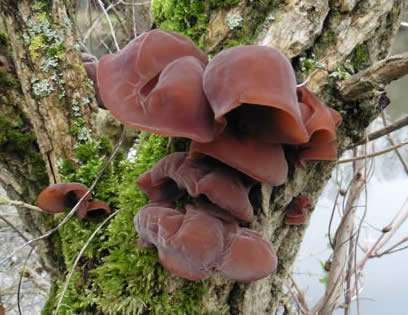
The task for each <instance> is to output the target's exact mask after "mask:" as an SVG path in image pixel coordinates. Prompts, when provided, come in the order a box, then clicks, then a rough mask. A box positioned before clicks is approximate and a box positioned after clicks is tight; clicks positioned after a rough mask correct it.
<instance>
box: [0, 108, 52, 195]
mask: <svg viewBox="0 0 408 315" xmlns="http://www.w3.org/2000/svg"><path fill="white" fill-rule="evenodd" d="M36 146H37V144H36V138H35V135H34V133H33V132H31V131H29V130H26V126H25V124H24V121H23V119H22V117H20V116H18V115H17V114H13V115H9V116H8V117H0V155H1V154H7V155H10V154H11V155H12V156H15V157H16V158H18V159H20V160H22V161H25V163H26V164H27V167H28V169H29V172H30V175H31V176H34V178H35V180H36V181H37V182H38V183H39V184H40V185H46V184H47V183H48V176H47V170H46V168H45V164H44V162H43V160H42V158H41V154H40V153H39V152H38V150H37V149H36ZM27 185H29V184H28V183H27ZM27 195H28V194H27Z"/></svg>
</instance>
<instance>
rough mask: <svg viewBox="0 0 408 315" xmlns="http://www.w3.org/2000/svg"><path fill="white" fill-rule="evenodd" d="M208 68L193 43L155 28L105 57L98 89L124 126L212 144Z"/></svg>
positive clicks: (214, 126)
mask: <svg viewBox="0 0 408 315" xmlns="http://www.w3.org/2000/svg"><path fill="white" fill-rule="evenodd" d="M206 64H207V56H206V55H205V54H204V53H203V52H202V51H201V50H200V49H199V48H197V47H196V46H195V45H194V43H193V42H192V41H191V40H190V39H188V38H186V37H184V36H183V35H180V34H177V33H174V32H167V31H162V30H153V31H150V32H146V33H143V34H142V35H140V36H138V37H137V38H135V39H134V40H132V41H131V42H130V43H129V44H128V45H127V46H126V47H125V48H123V49H122V50H121V51H120V52H118V53H116V54H112V55H105V56H103V57H102V58H101V59H100V62H99V66H98V72H97V78H98V85H99V88H100V91H101V96H102V99H103V102H104V104H105V105H106V107H107V108H108V109H109V111H110V112H111V113H112V114H113V116H115V117H116V118H117V119H118V120H119V121H120V122H121V123H123V124H124V125H127V126H130V127H134V128H138V129H142V130H146V131H150V132H153V133H157V134H159V135H163V136H179V137H186V138H191V139H194V140H196V141H200V142H208V141H211V140H212V139H214V137H215V136H216V134H217V133H219V132H220V128H219V127H217V123H216V122H215V121H214V119H213V112H212V110H211V108H210V106H209V104H208V102H207V99H206V97H205V95H204V93H203V90H202V75H203V71H204V68H205V65H206Z"/></svg>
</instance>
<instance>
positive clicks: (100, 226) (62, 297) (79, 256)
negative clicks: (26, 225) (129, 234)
mask: <svg viewBox="0 0 408 315" xmlns="http://www.w3.org/2000/svg"><path fill="white" fill-rule="evenodd" d="M116 214H118V212H114V213H112V214H111V215H110V216H109V217H107V218H106V219H105V220H104V221H103V222H102V223H101V224H100V225H99V226H98V227H97V228H96V229H95V231H94V232H93V233H92V235H91V236H90V237H89V238H88V240H87V241H86V243H85V244H84V246H83V247H82V248H81V251H80V252H79V254H78V256H77V257H76V259H75V261H74V264H73V265H72V268H71V271H70V273H69V275H68V277H67V279H66V280H65V284H64V288H63V289H62V292H61V294H60V297H59V299H58V303H57V307H56V310H55V314H58V312H59V309H60V307H61V303H62V300H63V299H64V295H65V292H66V291H67V289H68V285H69V282H70V281H71V278H72V275H73V274H74V271H75V267H76V266H77V265H78V262H79V260H80V259H81V257H82V255H83V254H84V252H85V250H86V249H87V247H88V245H89V244H90V243H91V241H92V240H93V238H94V237H95V235H96V234H97V233H98V232H99V231H100V230H101V229H102V227H103V226H104V225H105V224H106V223H107V222H108V221H109V220H110V219H112V218H113V217H114V216H115V215H116Z"/></svg>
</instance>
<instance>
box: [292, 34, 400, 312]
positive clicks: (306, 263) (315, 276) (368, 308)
mask: <svg viewBox="0 0 408 315" xmlns="http://www.w3.org/2000/svg"><path fill="white" fill-rule="evenodd" d="M404 51H405V52H406V51H408V31H403V32H402V31H401V32H400V33H399V36H398V39H397V41H396V43H395V45H394V49H393V53H402V52H404ZM407 87H408V76H406V77H405V78H402V79H400V80H398V81H394V82H393V83H392V84H391V86H390V87H389V88H388V89H387V92H388V96H389V97H390V99H391V105H390V106H389V107H388V108H387V110H386V114H387V117H388V118H389V121H390V122H392V121H395V120H398V119H401V118H402V117H405V116H406V115H408V104H407V96H406V95H405V91H406V88H407ZM373 127H376V128H382V120H378V121H376V122H374V123H373ZM407 130H408V127H405V128H404V129H402V130H399V131H397V132H394V133H392V136H393V138H394V140H395V142H396V143H399V142H402V141H407V140H408V132H407ZM389 146H390V144H389V143H388V141H387V140H386V138H385V137H384V138H382V139H379V140H377V141H374V147H375V149H374V151H379V150H381V149H384V148H386V147H389ZM400 152H401V153H402V155H403V156H404V158H405V160H406V161H407V162H408V146H405V147H403V148H401V149H400ZM346 154H347V153H346ZM350 166H351V164H350V165H349V167H350ZM345 172H346V173H347V172H348V173H350V169H348V170H347V169H346V170H345ZM344 177H345V178H347V177H349V176H347V174H346V176H344ZM334 178H335V174H333V176H332V179H331V180H330V182H329V184H328V185H327V187H326V188H325V190H324V193H323V195H322V196H321V198H320V200H319V202H318V204H317V206H316V209H315V212H314V214H313V216H312V219H311V222H310V225H309V227H308V229H307V231H306V235H305V239H304V242H303V244H302V247H301V249H300V252H299V256H298V258H297V260H296V262H295V265H294V276H295V280H296V281H297V282H298V284H299V285H300V287H301V288H302V289H304V290H305V296H306V299H307V302H308V305H310V306H312V305H314V303H316V302H317V301H318V300H319V299H320V297H322V295H323V294H324V289H325V286H324V284H322V283H320V281H319V280H320V279H322V278H323V277H324V275H325V273H324V271H323V268H322V266H321V262H325V261H326V260H327V259H328V258H329V256H330V254H331V251H330V249H329V247H328V244H329V240H328V237H327V233H328V230H327V227H328V225H329V220H330V215H331V212H332V207H333V203H334V199H335V195H336V192H337V186H336V182H335V180H334ZM345 184H347V181H345ZM343 188H345V185H343ZM407 198H408V175H407V174H406V173H405V172H404V169H403V168H402V166H401V163H400V161H399V160H398V158H397V157H396V155H395V153H394V152H390V153H387V154H385V155H383V156H381V157H377V158H376V159H375V169H374V174H373V177H372V178H371V180H370V182H369V183H368V185H367V215H366V219H365V222H367V223H369V224H370V225H366V226H364V228H363V230H362V233H361V237H360V244H361V245H362V246H363V247H370V245H372V244H373V243H374V241H375V240H376V239H377V238H378V236H379V235H381V232H379V231H377V230H376V229H379V230H381V229H382V228H383V227H384V226H386V225H387V224H388V223H389V222H390V221H391V219H392V218H393V216H394V215H395V214H396V213H397V212H398V210H399V209H400V208H401V207H402V205H403V204H404V202H405V201H406V200H407ZM360 204H361V205H364V198H362V200H360ZM362 212H363V208H361V209H359V210H358V213H359V215H360V216H361V215H362ZM339 221H340V219H339V216H338V215H337V214H336V215H335V217H334V224H333V227H334V228H336V227H337V226H338V223H339ZM333 232H334V230H332V233H333ZM407 236H408V222H406V223H405V224H404V225H403V226H401V228H400V230H399V232H398V233H396V235H394V237H393V241H391V242H390V243H388V244H389V245H392V244H394V243H395V242H396V241H398V240H400V239H402V238H403V237H407ZM406 245H408V243H407V244H406ZM387 247H388V246H386V247H385V248H387ZM361 256H362V252H361V251H359V257H361ZM407 262H408V249H407V250H405V251H401V252H398V253H394V254H392V255H387V256H383V257H381V258H374V259H370V260H369V261H368V262H367V264H366V266H365V268H364V272H363V277H362V282H361V287H362V291H361V292H360V298H361V300H360V312H361V314H371V315H377V314H378V315H380V314H381V315H382V314H385V313H387V314H393V315H406V314H408V310H407V309H406V299H407V298H408V272H407V269H406V266H407ZM343 301H344V299H341V300H340V302H343ZM342 313H344V311H343V310H340V309H339V310H337V311H336V312H335V313H334V314H342ZM351 314H357V308H356V303H355V302H353V304H352V311H351Z"/></svg>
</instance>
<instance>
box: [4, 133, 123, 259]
mask: <svg viewBox="0 0 408 315" xmlns="http://www.w3.org/2000/svg"><path fill="white" fill-rule="evenodd" d="M125 133H126V127H123V130H122V133H121V135H120V138H119V140H118V142H117V143H116V146H115V147H114V149H113V151H112V153H111V155H110V156H109V158H108V159H107V160H106V161H105V163H104V164H103V166H102V168H101V170H100V171H99V173H98V174H97V175H96V178H95V180H94V181H93V183H92V185H91V187H89V189H88V191H87V192H86V193H85V194H84V195H83V196H82V198H81V199H79V201H78V202H77V203H76V205H75V206H74V207H73V208H72V210H71V211H70V212H69V213H68V214H67V216H66V217H65V218H64V219H63V220H62V221H61V222H60V223H59V224H58V225H57V226H56V227H55V228H52V229H51V230H49V231H48V232H46V233H44V234H43V235H41V236H39V237H36V238H33V239H32V240H30V241H28V242H26V243H24V244H23V245H21V246H19V247H17V248H16V249H15V250H13V252H12V253H11V254H10V255H8V256H7V257H5V258H3V259H2V260H0V264H2V263H3V262H5V261H7V260H9V259H10V258H11V257H13V256H14V254H15V253H16V252H18V251H19V250H21V249H22V248H24V247H26V246H27V245H31V244H32V243H34V242H37V241H39V240H42V239H44V238H47V237H48V236H50V235H51V234H53V233H54V232H55V231H57V230H58V229H59V228H60V227H62V226H63V225H64V224H65V223H67V222H68V221H69V219H71V217H72V216H73V215H74V214H75V212H76V211H77V210H78V208H79V207H80V205H81V203H82V202H83V201H84V200H85V199H86V198H88V196H89V194H90V193H91V191H92V190H93V189H94V188H95V186H96V185H97V184H98V182H99V179H100V178H101V177H102V175H103V173H104V171H105V169H106V168H107V167H108V165H109V164H110V162H111V161H112V160H113V159H114V158H115V156H116V153H117V152H118V150H119V148H120V146H121V145H122V142H123V139H124V138H125Z"/></svg>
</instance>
